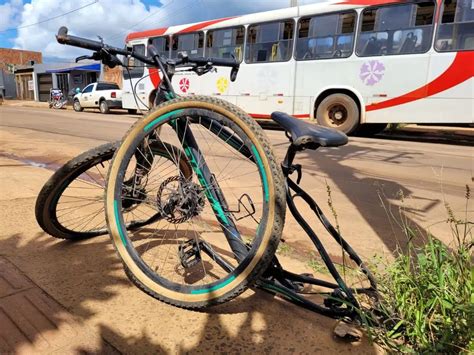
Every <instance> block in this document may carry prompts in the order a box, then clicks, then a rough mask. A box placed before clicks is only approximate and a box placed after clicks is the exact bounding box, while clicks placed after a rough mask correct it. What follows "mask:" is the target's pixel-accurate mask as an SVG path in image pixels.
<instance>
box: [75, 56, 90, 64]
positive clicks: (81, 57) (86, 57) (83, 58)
mask: <svg viewBox="0 0 474 355" xmlns="http://www.w3.org/2000/svg"><path fill="white" fill-rule="evenodd" d="M85 59H93V58H92V56H90V55H81V56H80V57H77V58H76V63H77V62H79V61H81V60H85Z"/></svg>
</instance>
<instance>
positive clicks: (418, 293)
mask: <svg viewBox="0 0 474 355" xmlns="http://www.w3.org/2000/svg"><path fill="white" fill-rule="evenodd" d="M469 199H470V189H469V186H466V213H465V216H464V217H463V218H462V219H459V218H457V217H456V216H455V214H454V213H453V211H452V210H451V208H450V207H449V205H448V204H446V205H445V207H446V210H447V214H448V218H447V220H446V223H448V224H449V226H450V228H451V233H452V236H453V242H452V243H451V244H450V245H449V246H447V245H444V244H443V243H441V242H440V241H438V240H437V239H435V238H433V237H431V236H429V237H428V240H427V241H426V243H425V244H423V245H422V246H416V245H415V244H414V241H415V240H416V238H417V237H418V235H417V233H416V232H415V231H414V230H412V229H409V230H407V231H405V233H406V235H407V236H409V239H408V245H407V248H406V251H405V252H403V253H402V252H401V251H399V252H398V254H397V256H396V258H395V260H394V261H393V262H392V263H390V264H388V265H385V267H386V268H385V270H384V271H381V272H380V271H379V272H377V279H378V284H379V294H380V302H379V303H378V304H377V305H376V311H375V312H370V313H364V314H362V316H363V317H362V318H363V319H364V318H365V319H366V322H365V326H366V330H367V332H368V334H369V336H370V337H371V338H372V339H373V340H374V341H375V342H377V343H378V344H379V345H381V346H382V347H383V348H385V349H386V350H388V351H390V352H403V353H428V354H433V353H436V354H458V353H473V352H474V341H473V331H474V294H473V283H474V269H473V263H472V261H473V260H472V249H473V245H474V244H473V240H474V239H473V233H472V227H473V225H474V223H473V221H470V220H469V219H468V211H469V209H468V204H469ZM406 228H408V227H406ZM374 314H375V315H374ZM370 319H371V320H374V319H377V320H378V321H379V325H378V326H374V325H369V324H370V323H371V322H369V321H368V320H370Z"/></svg>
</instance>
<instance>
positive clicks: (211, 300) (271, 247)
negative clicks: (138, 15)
mask: <svg viewBox="0 0 474 355" xmlns="http://www.w3.org/2000/svg"><path fill="white" fill-rule="evenodd" d="M191 107H192V108H202V109H209V110H212V111H215V112H218V113H221V114H223V115H224V116H226V117H227V118H229V119H231V120H232V121H233V122H234V123H235V124H237V125H238V126H239V127H240V129H242V130H243V131H244V132H245V134H246V135H247V136H248V137H249V139H250V140H251V141H252V143H253V145H254V146H255V148H256V149H257V151H258V154H259V155H260V158H261V161H262V165H263V167H264V170H265V174H266V176H267V183H268V192H269V203H268V219H267V223H266V226H265V230H263V231H261V232H262V233H263V234H262V237H261V238H262V242H261V243H260V245H259V246H258V248H257V250H256V253H255V256H254V257H253V259H252V260H251V261H250V262H249V264H248V265H247V266H246V268H245V269H244V270H242V272H241V273H239V274H238V275H236V277H235V279H233V280H232V281H231V282H228V283H227V284H225V285H224V286H222V287H220V288H219V289H217V290H213V291H212V292H208V293H195V294H191V293H183V292H179V291H175V290H171V289H169V288H166V287H164V286H162V285H161V284H159V283H157V282H155V281H154V280H153V279H152V278H151V277H149V276H148V275H147V274H146V273H145V272H143V271H142V270H141V269H140V268H139V267H138V266H137V264H136V262H135V261H134V260H133V258H132V257H131V255H130V254H129V252H128V251H127V247H126V246H125V245H124V244H123V242H122V239H121V236H120V232H119V229H118V228H119V226H120V224H119V221H118V220H117V219H116V216H115V210H114V200H115V190H116V184H117V180H118V175H119V174H120V171H119V170H120V165H121V162H122V160H123V159H124V156H125V154H126V152H127V150H128V149H129V147H130V145H131V144H132V143H133V141H134V137H136V136H137V135H139V134H141V132H142V131H143V130H144V128H145V126H147V125H148V124H150V123H151V122H153V121H154V120H155V119H157V118H158V117H160V116H163V115H164V114H166V113H169V112H171V111H175V110H179V109H186V108H191ZM283 187H284V184H283V175H282V173H281V169H280V168H279V166H278V164H277V163H276V160H275V158H274V156H273V153H272V151H271V145H270V143H269V142H268V139H267V138H266V137H265V136H264V134H263V131H262V129H261V128H260V127H259V126H258V125H257V124H256V123H255V121H253V120H252V119H251V118H250V117H248V115H247V114H246V113H245V112H243V111H242V110H240V109H239V108H238V107H236V106H234V105H231V104H230V103H228V102H225V101H222V100H218V99H215V98H209V97H205V96H196V97H193V98H192V99H191V98H185V97H183V98H178V99H175V100H172V101H169V102H167V103H165V104H162V105H160V106H158V107H157V108H156V109H155V110H153V111H152V112H151V113H150V114H148V115H147V116H145V117H143V118H142V119H141V120H139V121H137V122H136V123H135V125H134V126H132V128H131V129H130V130H129V132H128V133H127V134H126V135H125V137H124V139H123V141H122V144H121V146H120V147H119V149H118V150H117V151H116V153H115V156H114V159H113V162H112V164H111V167H110V169H109V176H108V181H107V189H106V204H105V207H106V216H107V223H108V227H109V232H110V236H111V238H112V242H113V244H114V246H115V248H116V250H117V252H118V253H119V256H120V258H121V259H122V261H123V263H124V264H125V267H126V269H128V270H127V274H128V276H129V278H130V279H131V280H132V281H133V282H134V283H135V284H136V285H137V286H138V287H139V288H141V289H142V290H143V291H145V292H146V293H148V294H150V295H152V296H153V297H155V298H158V299H160V300H162V301H164V302H167V303H170V304H173V305H175V306H179V307H185V308H195V309H197V308H202V307H205V306H209V305H212V304H218V303H223V302H226V301H228V300H230V299H232V298H234V297H235V296H237V295H238V294H240V293H242V292H243V291H244V290H245V289H246V288H247V287H248V285H249V283H251V282H253V281H255V280H256V279H257V278H258V277H259V276H260V275H261V273H263V272H264V271H265V269H266V267H267V266H268V265H269V263H270V261H271V259H272V257H273V255H274V253H275V250H276V247H277V245H278V242H279V240H280V235H281V231H282V229H283V223H284V215H285V206H286V203H285V193H284V188H283Z"/></svg>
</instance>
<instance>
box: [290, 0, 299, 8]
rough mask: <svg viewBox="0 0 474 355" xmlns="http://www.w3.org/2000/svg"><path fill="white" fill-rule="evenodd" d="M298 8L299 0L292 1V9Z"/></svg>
mask: <svg viewBox="0 0 474 355" xmlns="http://www.w3.org/2000/svg"><path fill="white" fill-rule="evenodd" d="M295 6H298V0H290V7H295Z"/></svg>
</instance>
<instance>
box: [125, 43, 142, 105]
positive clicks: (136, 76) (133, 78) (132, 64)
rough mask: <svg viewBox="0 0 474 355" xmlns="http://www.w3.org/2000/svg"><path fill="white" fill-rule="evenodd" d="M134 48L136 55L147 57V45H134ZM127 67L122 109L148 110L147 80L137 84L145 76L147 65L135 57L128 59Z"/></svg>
mask: <svg viewBox="0 0 474 355" xmlns="http://www.w3.org/2000/svg"><path fill="white" fill-rule="evenodd" d="M132 47H133V51H134V52H135V53H138V54H141V55H145V44H142V43H140V44H133V45H132ZM127 65H128V67H129V69H128V70H127V69H126V68H124V69H123V93H122V107H124V108H127V109H137V108H139V109H141V110H146V109H147V106H148V97H147V92H146V90H145V80H141V81H140V83H138V84H137V82H138V81H139V80H140V79H141V78H142V77H143V76H144V74H145V65H144V63H142V62H141V61H139V60H138V59H136V58H133V57H129V58H128V62H127ZM134 89H135V90H136V95H137V97H136V98H135V97H134V95H133V90H134ZM137 102H138V107H137Z"/></svg>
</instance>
